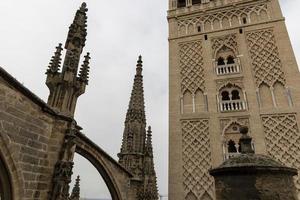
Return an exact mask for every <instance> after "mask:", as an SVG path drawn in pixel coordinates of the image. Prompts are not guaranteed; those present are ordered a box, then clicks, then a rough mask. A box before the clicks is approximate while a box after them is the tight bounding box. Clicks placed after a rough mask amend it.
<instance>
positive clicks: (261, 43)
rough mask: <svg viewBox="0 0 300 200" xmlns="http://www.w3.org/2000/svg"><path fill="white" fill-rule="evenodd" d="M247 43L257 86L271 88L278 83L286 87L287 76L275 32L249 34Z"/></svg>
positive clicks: (264, 31)
mask: <svg viewBox="0 0 300 200" xmlns="http://www.w3.org/2000/svg"><path fill="white" fill-rule="evenodd" d="M247 43H248V49H249V52H250V55H251V58H252V65H253V70H254V73H255V80H256V84H257V86H258V87H259V86H260V84H262V83H266V84H267V85H268V86H270V87H271V86H273V85H274V84H275V83H276V82H277V81H278V82H280V83H282V84H283V85H285V76H284V73H283V71H282V63H281V60H280V58H279V52H278V48H277V45H276V40H275V37H274V34H273V30H271V29H267V30H259V31H253V32H249V33H247Z"/></svg>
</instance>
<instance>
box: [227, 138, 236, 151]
mask: <svg viewBox="0 0 300 200" xmlns="http://www.w3.org/2000/svg"><path fill="white" fill-rule="evenodd" d="M227 149H228V150H227V151H228V153H237V152H238V151H237V149H236V146H235V142H234V141H232V140H229V142H228V143H227Z"/></svg>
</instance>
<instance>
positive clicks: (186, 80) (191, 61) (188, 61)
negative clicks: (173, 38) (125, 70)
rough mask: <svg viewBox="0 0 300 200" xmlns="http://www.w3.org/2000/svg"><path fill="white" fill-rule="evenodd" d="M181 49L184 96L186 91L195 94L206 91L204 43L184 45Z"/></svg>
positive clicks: (196, 42)
mask: <svg viewBox="0 0 300 200" xmlns="http://www.w3.org/2000/svg"><path fill="white" fill-rule="evenodd" d="M179 48H180V52H179V57H180V74H181V92H182V94H184V93H185V92H186V91H190V92H191V93H192V94H195V93H196V91H197V90H198V89H200V90H201V91H204V90H205V87H204V73H203V71H204V69H203V57H202V42H201V41H193V42H187V43H182V44H180V46H179Z"/></svg>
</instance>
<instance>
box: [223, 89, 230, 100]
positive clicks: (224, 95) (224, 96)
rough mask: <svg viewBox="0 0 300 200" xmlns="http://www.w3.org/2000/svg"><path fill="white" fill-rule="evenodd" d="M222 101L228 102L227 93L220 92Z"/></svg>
mask: <svg viewBox="0 0 300 200" xmlns="http://www.w3.org/2000/svg"><path fill="white" fill-rule="evenodd" d="M222 101H230V97H229V92H227V91H224V92H222Z"/></svg>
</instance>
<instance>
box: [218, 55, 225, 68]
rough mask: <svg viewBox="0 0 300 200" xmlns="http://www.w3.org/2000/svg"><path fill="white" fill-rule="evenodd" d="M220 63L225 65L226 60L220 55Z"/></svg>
mask: <svg viewBox="0 0 300 200" xmlns="http://www.w3.org/2000/svg"><path fill="white" fill-rule="evenodd" d="M218 65H219V66H220V65H225V61H224V58H222V57H220V58H218Z"/></svg>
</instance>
